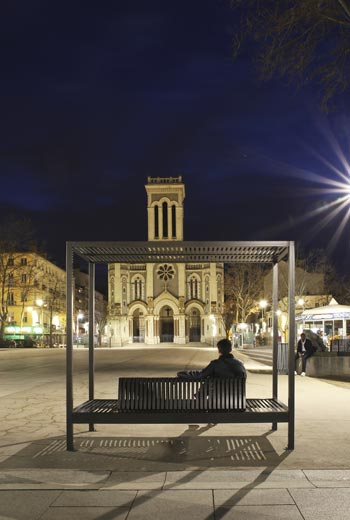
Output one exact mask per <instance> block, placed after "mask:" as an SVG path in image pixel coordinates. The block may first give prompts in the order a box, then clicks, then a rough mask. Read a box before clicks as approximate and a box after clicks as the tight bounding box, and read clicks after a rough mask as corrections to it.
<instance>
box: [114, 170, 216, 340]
mask: <svg viewBox="0 0 350 520" xmlns="http://www.w3.org/2000/svg"><path fill="white" fill-rule="evenodd" d="M145 188H146V192H147V217H148V240H149V241H152V242H153V243H154V242H157V241H161V242H165V241H171V242H174V241H182V240H183V221H184V212H183V201H184V198H185V186H184V184H183V182H182V177H165V178H164V177H156V178H151V177H149V178H148V183H147V185H146V186H145ZM223 303H224V269H223V264H216V263H207V264H202V263H201V264H195V263H169V262H168V263H164V262H163V263H154V264H110V265H109V269H108V327H107V329H108V335H109V341H110V344H111V346H121V345H124V344H128V343H145V344H148V345H154V344H158V343H166V342H174V343H178V344H185V343H188V342H202V343H209V344H212V343H213V342H216V341H217V340H218V339H219V338H220V337H224V330H223V326H222V322H221V312H222V309H223Z"/></svg>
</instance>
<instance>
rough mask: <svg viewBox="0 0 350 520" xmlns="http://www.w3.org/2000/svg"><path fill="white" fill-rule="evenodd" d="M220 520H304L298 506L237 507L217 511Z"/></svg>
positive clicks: (222, 508) (221, 508) (216, 515)
mask: <svg viewBox="0 0 350 520" xmlns="http://www.w3.org/2000/svg"><path fill="white" fill-rule="evenodd" d="M215 518H220V520H237V519H239V520H304V519H303V517H302V516H301V514H300V512H299V511H298V508H297V507H296V506H286V505H283V506H281V505H278V506H235V507H232V508H225V507H220V508H218V509H216V510H215Z"/></svg>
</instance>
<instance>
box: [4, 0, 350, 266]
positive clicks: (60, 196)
mask: <svg viewBox="0 0 350 520" xmlns="http://www.w3.org/2000/svg"><path fill="white" fill-rule="evenodd" d="M235 22H236V20H235V19H234V14H233V12H232V11H231V10H230V7H229V2H228V1H224V0H222V1H220V0H212V1H209V0H207V1H205V0H199V1H197V0H185V1H183V0H178V1H176V2H168V1H164V0H162V1H153V0H149V1H145V0H133V1H129V2H123V1H118V0H117V1H116V0H114V1H103V2H96V1H94V2H92V1H70V2H65V1H64V0H63V1H60V2H56V1H54V0H53V1H50V2H48V1H47V0H42V1H37V0H30V1H28V0H18V1H17V0H7V1H5V2H4V3H3V4H2V14H1V21H0V41H1V47H0V48H1V80H0V106H1V112H0V132H1V140H0V150H1V152H0V169H1V188H0V216H1V217H3V216H5V215H7V214H8V213H15V214H21V215H27V216H30V217H31V219H32V220H33V223H34V225H35V226H36V228H37V229H38V233H39V237H40V240H41V241H42V242H44V243H45V245H46V248H47V250H48V251H49V253H50V256H51V259H53V260H55V261H56V262H57V263H59V264H61V265H62V266H64V258H65V241H66V240H146V239H147V212H146V192H145V189H144V185H145V184H146V182H147V177H148V176H164V177H167V176H177V175H182V176H183V181H184V183H185V185H186V199H185V226H184V238H185V240H250V239H253V240H254V239H261V240H270V239H276V240H284V239H293V240H296V241H302V243H303V244H305V246H306V247H324V248H325V247H327V246H328V245H329V244H330V242H331V240H332V237H333V236H334V234H335V231H336V230H337V229H339V226H340V222H341V220H342V218H343V216H344V213H345V212H346V208H345V209H344V210H343V211H342V212H340V213H339V214H338V215H337V217H336V218H334V219H332V220H331V221H330V222H329V223H327V225H326V226H325V227H323V228H321V226H320V225H319V222H320V216H316V217H313V218H311V219H303V218H301V217H302V216H303V215H304V214H306V213H307V212H309V211H311V210H313V209H314V208H321V207H322V206H324V205H325V204H327V203H329V202H331V201H332V200H334V199H335V198H336V197H337V196H338V195H336V194H334V193H331V192H328V194H327V193H322V192H319V191H313V190H314V189H315V188H316V189H318V188H322V186H323V188H324V187H327V185H324V184H322V183H321V182H320V179H319V177H316V176H317V175H322V176H325V177H326V178H328V179H338V180H339V176H338V174H337V173H336V171H335V170H334V168H338V169H339V170H340V171H341V172H343V174H344V175H346V176H347V177H349V170H348V171H346V170H347V166H346V159H349V156H350V153H349V144H350V138H349V128H350V126H349V122H350V121H349V115H350V110H349V108H350V104H349V95H348V94H347V95H346V94H344V95H343V96H338V97H337V106H336V109H335V110H334V111H333V112H331V113H330V114H328V115H325V114H322V113H321V111H320V109H319V102H320V101H319V97H318V88H317V85H312V84H310V85H308V86H307V87H304V88H302V89H300V90H298V91H297V90H296V89H295V87H292V86H288V85H287V84H286V82H285V81H284V80H280V79H278V78H276V79H274V80H273V81H270V82H268V83H262V84H261V83H259V81H258V76H257V73H256V68H255V65H254V63H253V61H252V56H251V54H250V50H249V47H248V48H247V49H245V50H244V52H243V53H242V55H241V56H240V57H239V58H238V59H237V60H233V59H232V57H231V42H232V35H233V31H234V27H235ZM340 151H342V152H343V154H344V157H343V158H341V156H340ZM328 187H329V185H328ZM326 214H327V213H324V212H323V213H322V215H326ZM349 232H350V226H349V225H347V226H345V228H344V230H343V233H342V234H341V236H340V237H339V240H338V241H337V242H334V243H331V245H332V248H331V255H332V258H333V259H334V260H335V261H336V262H337V263H338V264H339V265H340V267H341V268H342V269H343V270H344V269H346V266H347V265H348V264H349V260H350V253H349V247H348V243H349ZM337 238H338V237H337Z"/></svg>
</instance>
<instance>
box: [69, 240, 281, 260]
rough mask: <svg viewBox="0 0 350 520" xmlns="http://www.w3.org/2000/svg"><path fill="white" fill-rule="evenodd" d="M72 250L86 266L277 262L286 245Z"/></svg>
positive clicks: (115, 245)
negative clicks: (86, 263) (153, 263)
mask: <svg viewBox="0 0 350 520" xmlns="http://www.w3.org/2000/svg"><path fill="white" fill-rule="evenodd" d="M71 244H72V250H73V252H74V253H76V254H78V255H79V256H81V257H82V258H84V259H85V260H87V261H88V262H92V263H99V264H109V263H122V262H126V263H128V262H129V263H142V262H145V263H146V262H232V263H271V262H278V261H279V260H281V259H283V258H284V257H286V256H287V254H288V242H257V241H254V242H190V241H186V242H72V243H71Z"/></svg>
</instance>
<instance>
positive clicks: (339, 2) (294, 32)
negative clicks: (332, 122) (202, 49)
mask: <svg viewBox="0 0 350 520" xmlns="http://www.w3.org/2000/svg"><path fill="white" fill-rule="evenodd" d="M231 6H232V7H233V8H234V9H235V10H236V12H237V14H238V18H239V24H238V27H237V30H236V33H235V36H234V40H233V54H234V56H237V55H238V54H239V53H240V52H241V51H242V48H243V47H244V44H245V43H248V42H249V44H250V45H252V46H253V51H254V53H255V59H256V62H257V64H258V69H259V72H260V76H261V79H262V80H269V79H271V78H272V77H273V76H281V77H285V78H286V79H287V80H288V82H289V83H290V84H295V85H296V86H297V87H300V86H302V85H305V84H306V85H307V84H309V83H311V82H315V83H317V84H318V85H319V88H320V94H321V105H322V108H323V109H324V110H325V111H328V110H329V108H330V103H331V101H332V100H333V99H334V98H335V96H336V95H337V94H340V93H342V92H344V91H346V90H347V89H348V88H349V86H350V0H231Z"/></svg>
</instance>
